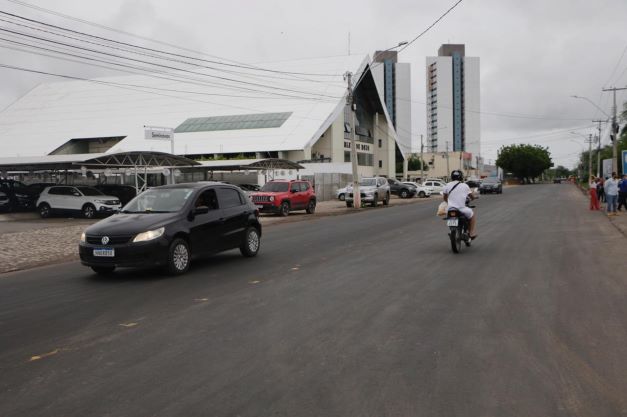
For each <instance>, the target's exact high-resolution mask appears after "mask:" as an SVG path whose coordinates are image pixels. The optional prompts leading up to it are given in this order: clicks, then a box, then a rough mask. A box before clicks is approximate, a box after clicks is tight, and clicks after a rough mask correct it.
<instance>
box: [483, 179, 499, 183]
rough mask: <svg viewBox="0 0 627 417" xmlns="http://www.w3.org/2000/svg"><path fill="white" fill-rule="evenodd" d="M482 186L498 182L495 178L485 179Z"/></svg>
mask: <svg viewBox="0 0 627 417" xmlns="http://www.w3.org/2000/svg"><path fill="white" fill-rule="evenodd" d="M483 183H484V184H498V183H499V180H498V179H497V178H486V179H484V180H483Z"/></svg>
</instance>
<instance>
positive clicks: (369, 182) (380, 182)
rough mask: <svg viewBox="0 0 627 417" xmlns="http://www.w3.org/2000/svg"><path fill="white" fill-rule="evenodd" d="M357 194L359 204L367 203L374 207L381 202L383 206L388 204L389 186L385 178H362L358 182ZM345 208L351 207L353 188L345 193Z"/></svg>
mask: <svg viewBox="0 0 627 417" xmlns="http://www.w3.org/2000/svg"><path fill="white" fill-rule="evenodd" d="M359 194H360V195H361V203H362V204H364V203H368V204H370V205H372V206H373V207H376V205H377V203H378V202H379V201H381V202H382V203H383V205H384V206H387V205H388V204H389V203H390V185H389V184H388V181H387V179H386V178H383V177H370V178H362V179H361V181H359ZM346 207H353V187H352V186H351V187H350V188H348V190H347V193H346Z"/></svg>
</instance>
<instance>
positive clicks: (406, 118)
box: [395, 63, 412, 154]
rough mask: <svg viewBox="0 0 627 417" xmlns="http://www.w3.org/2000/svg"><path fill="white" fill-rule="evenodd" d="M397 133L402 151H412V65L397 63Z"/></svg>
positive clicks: (406, 152)
mask: <svg viewBox="0 0 627 417" xmlns="http://www.w3.org/2000/svg"><path fill="white" fill-rule="evenodd" d="M395 67H396V91H395V95H396V133H397V134H398V141H399V147H400V149H401V152H403V153H404V154H408V153H410V152H411V151H412V134H411V132H412V128H411V65H410V64H407V63H398V64H396V66H395Z"/></svg>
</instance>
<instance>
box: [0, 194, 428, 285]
mask: <svg viewBox="0 0 627 417" xmlns="http://www.w3.org/2000/svg"><path fill="white" fill-rule="evenodd" d="M438 197H439V196H437V197H431V198H412V199H406V200H402V199H399V198H392V200H390V206H398V205H405V204H419V203H426V202H428V201H440V198H438ZM384 209H385V208H383V207H382V206H379V207H377V208H376V209H375V208H374V207H372V208H370V207H366V208H363V209H362V210H384ZM434 210H435V209H434ZM356 211H357V210H355V209H350V208H347V207H346V203H344V202H343V201H337V200H334V201H322V202H320V203H318V205H317V207H316V213H315V214H314V215H313V216H312V215H309V214H306V213H305V212H304V211H297V212H294V213H291V214H290V215H289V216H288V217H280V216H275V215H267V214H262V215H261V224H262V225H263V226H264V227H270V226H273V225H275V224H279V223H292V222H298V221H307V220H312V219H316V218H319V217H324V216H337V215H343V214H350V213H354V212H356ZM98 220H99V219H96V220H87V219H80V218H78V219H72V218H52V219H41V218H39V216H38V215H37V214H36V213H11V214H0V274H2V273H5V272H11V271H17V270H23V269H29V268H34V267H37V266H43V265H49V264H54V263H60V262H66V261H71V260H76V259H78V242H79V239H80V236H81V233H82V232H83V231H84V230H85V229H86V228H87V227H88V226H89V225H90V224H93V223H95V222H96V221H98Z"/></svg>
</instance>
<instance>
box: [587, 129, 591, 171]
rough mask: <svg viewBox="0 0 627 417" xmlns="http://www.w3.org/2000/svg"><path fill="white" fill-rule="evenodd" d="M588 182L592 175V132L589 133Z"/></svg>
mask: <svg viewBox="0 0 627 417" xmlns="http://www.w3.org/2000/svg"><path fill="white" fill-rule="evenodd" d="M587 142H588V182H590V177H592V133H590V134H589V135H588V140H587Z"/></svg>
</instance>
